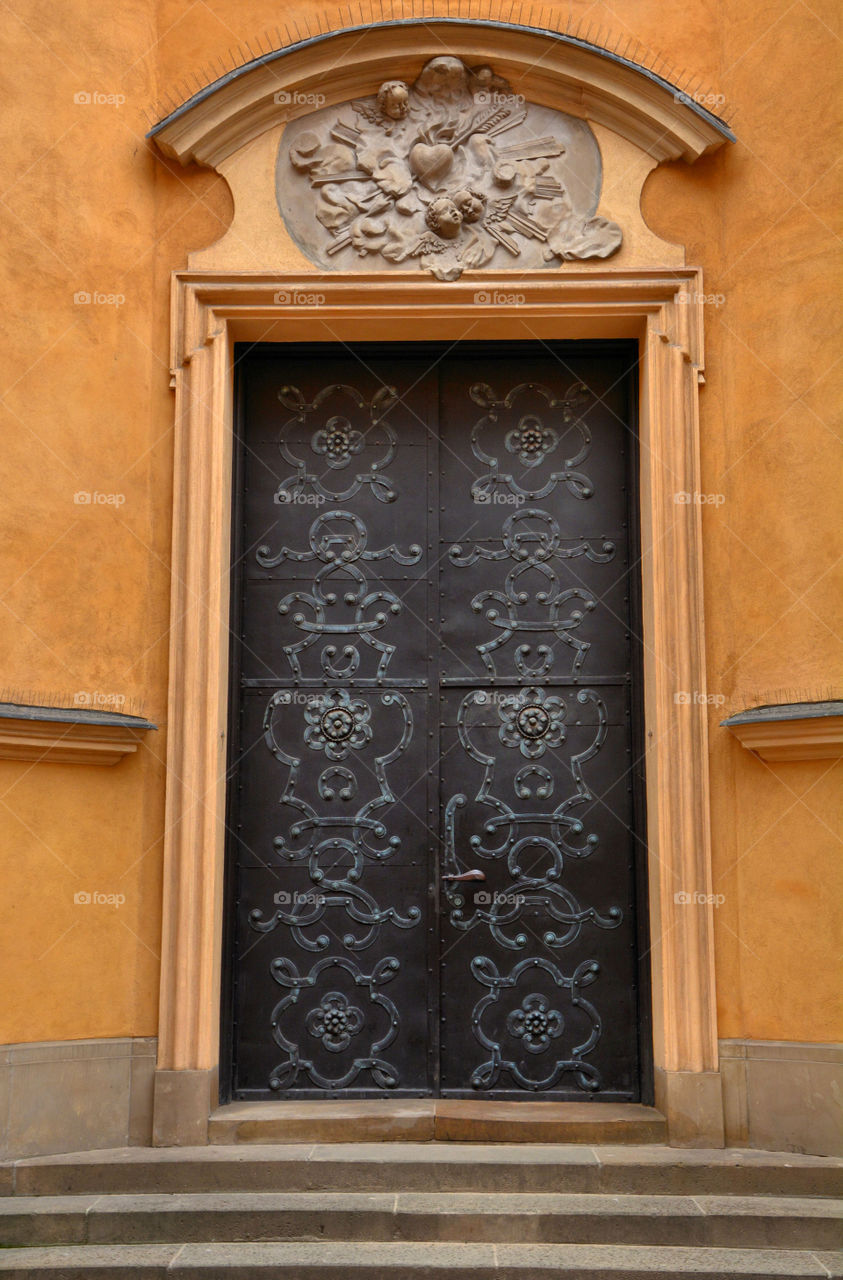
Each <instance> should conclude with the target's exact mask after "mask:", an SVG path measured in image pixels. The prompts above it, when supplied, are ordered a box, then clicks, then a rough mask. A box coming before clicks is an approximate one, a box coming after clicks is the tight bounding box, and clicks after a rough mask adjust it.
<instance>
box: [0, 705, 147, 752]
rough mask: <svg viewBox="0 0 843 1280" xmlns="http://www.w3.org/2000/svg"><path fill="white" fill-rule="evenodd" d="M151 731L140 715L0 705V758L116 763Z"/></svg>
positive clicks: (134, 748) (134, 749)
mask: <svg viewBox="0 0 843 1280" xmlns="http://www.w3.org/2000/svg"><path fill="white" fill-rule="evenodd" d="M157 728H158V726H157V725H155V724H152V722H151V721H150V720H144V719H142V717H140V716H124V715H121V714H118V713H117V712H113V711H90V710H85V709H84V708H68V707H29V706H24V705H22V704H19V703H16V702H0V760H29V761H36V762H41V761H43V762H45V763H47V764H117V762H118V761H119V760H122V759H123V757H124V756H125V755H131V754H132V753H133V752H135V751H137V749H138V744H139V742H140V741H141V738H142V735H143V734H144V733H147V732H148V731H149V730H150V729H157Z"/></svg>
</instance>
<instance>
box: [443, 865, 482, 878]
mask: <svg viewBox="0 0 843 1280" xmlns="http://www.w3.org/2000/svg"><path fill="white" fill-rule="evenodd" d="M442 879H443V880H485V879H486V872H485V871H478V869H477V868H476V867H475V868H474V870H473V871H464V872H463V873H462V875H461V876H443V877H442Z"/></svg>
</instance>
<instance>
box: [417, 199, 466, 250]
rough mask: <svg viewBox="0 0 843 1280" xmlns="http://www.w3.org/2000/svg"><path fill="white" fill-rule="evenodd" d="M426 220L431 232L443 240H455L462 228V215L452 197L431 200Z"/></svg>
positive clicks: (425, 216)
mask: <svg viewBox="0 0 843 1280" xmlns="http://www.w3.org/2000/svg"><path fill="white" fill-rule="evenodd" d="M424 220H425V222H426V223H427V225H428V226H429V227H430V229H431V231H433V232H435V233H436V235H438V236H441V237H442V239H443V240H454V239H455V238H456V237H457V236H458V235H459V233H460V227H461V226H462V214H461V213H460V211H459V209H458V208H457V206H456V205H455V203H454V201H453V200H452V199H451V197H450V196H437V197H436V199H435V200H431V202H430V204H429V205H428V206H427V213H426V214H425V215H424Z"/></svg>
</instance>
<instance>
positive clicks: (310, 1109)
mask: <svg viewBox="0 0 843 1280" xmlns="http://www.w3.org/2000/svg"><path fill="white" fill-rule="evenodd" d="M208 1141H209V1142H211V1143H214V1144H216V1143H232V1142H238V1143H243V1142H250V1143H282V1142H283V1143H288V1142H297V1143H300V1142H307V1141H310V1142H320V1143H321V1142H357V1143H361V1142H433V1141H439V1142H521V1143H533V1142H556V1143H560V1142H563V1143H587V1144H589V1145H592V1146H594V1145H596V1144H601V1143H610V1144H612V1145H620V1144H622V1143H623V1144H635V1145H639V1144H641V1143H650V1142H661V1143H663V1142H666V1141H667V1121H666V1120H665V1118H664V1116H663V1115H662V1113H661V1112H660V1111H657V1110H656V1108H655V1107H646V1106H643V1105H642V1104H640V1103H611V1102H602V1103H588V1102H565V1103H561V1104H560V1103H558V1102H531V1101H528V1100H526V1099H525V1100H524V1101H519V1102H497V1103H495V1102H485V1101H484V1102H478V1101H476V1100H475V1099H471V1098H468V1099H461V1098H408V1099H404V1100H402V1101H394V1102H390V1103H388V1104H385V1103H384V1102H383V1101H382V1100H381V1099H375V1100H374V1101H368V1102H365V1101H354V1100H350V1099H346V1100H341V1101H337V1100H328V1099H322V1098H320V1099H317V1100H316V1101H313V1102H231V1103H227V1104H226V1105H225V1106H222V1107H218V1108H217V1109H216V1111H214V1113H213V1114H212V1116H211V1118H210V1121H209V1123H208Z"/></svg>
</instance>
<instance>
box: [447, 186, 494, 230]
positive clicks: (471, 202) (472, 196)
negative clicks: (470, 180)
mask: <svg viewBox="0 0 843 1280" xmlns="http://www.w3.org/2000/svg"><path fill="white" fill-rule="evenodd" d="M453 199H454V204H455V205H456V206H457V208H458V209H459V211H460V213H461V214H462V220H463V222H466V223H468V222H479V221H480V219H481V218H482V217H483V214H484V213H485V212H486V197H485V196H484V195H483V193H482V191H471V190H469V189H468V187H464V188H463V189H462V190H461V191H456V192H454V197H453Z"/></svg>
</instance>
